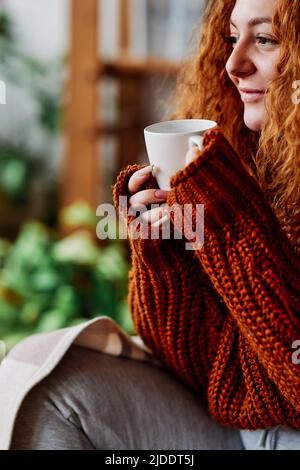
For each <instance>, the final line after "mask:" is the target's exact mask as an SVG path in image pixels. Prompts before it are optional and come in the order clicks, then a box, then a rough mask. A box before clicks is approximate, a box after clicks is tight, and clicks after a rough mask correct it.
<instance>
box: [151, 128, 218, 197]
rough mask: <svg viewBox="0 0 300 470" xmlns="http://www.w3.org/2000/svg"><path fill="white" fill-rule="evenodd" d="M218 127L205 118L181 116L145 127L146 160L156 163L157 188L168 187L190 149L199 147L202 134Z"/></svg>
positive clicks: (168, 188)
mask: <svg viewBox="0 0 300 470" xmlns="http://www.w3.org/2000/svg"><path fill="white" fill-rule="evenodd" d="M216 126H217V123H216V122H214V121H209V120H206V119H183V120H173V121H165V122H159V123H157V124H152V125H151V126H148V127H146V128H145V130H144V135H145V142H146V148H147V154H148V158H149V162H150V164H151V165H152V164H153V165H155V167H156V171H155V177H156V180H157V183H158V186H159V187H160V189H165V190H167V191H169V190H170V178H171V176H173V175H175V174H176V173H177V171H179V170H181V169H182V168H184V166H185V165H186V164H188V163H189V161H188V154H189V150H191V148H192V147H193V146H197V147H198V148H199V150H202V146H203V134H204V133H205V132H206V131H208V130H209V129H213V128H214V127H216Z"/></svg>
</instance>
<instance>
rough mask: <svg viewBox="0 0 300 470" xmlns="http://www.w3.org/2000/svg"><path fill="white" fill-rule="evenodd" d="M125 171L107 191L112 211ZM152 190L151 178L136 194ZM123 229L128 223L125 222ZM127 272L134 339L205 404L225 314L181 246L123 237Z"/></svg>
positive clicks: (125, 179) (121, 193) (128, 169)
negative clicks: (126, 245) (126, 243)
mask: <svg viewBox="0 0 300 470" xmlns="http://www.w3.org/2000/svg"><path fill="white" fill-rule="evenodd" d="M139 168H141V167H140V166H138V165H130V166H128V167H126V168H125V169H123V170H122V171H121V172H120V174H119V175H118V178H117V181H116V183H115V186H114V188H113V197H114V204H115V207H116V208H117V209H118V208H119V198H120V196H127V197H128V198H129V197H130V195H128V194H127V186H128V181H129V178H130V176H131V175H132V174H133V173H134V172H135V171H136V170H137V169H139ZM151 187H152V188H153V187H157V183H156V180H155V179H154V178H152V179H151V180H150V181H148V183H147V184H145V185H144V187H143V188H142V189H147V188H151ZM126 220H127V224H129V223H130V222H131V220H132V217H129V216H127V219H126ZM128 239H129V245H130V253H131V269H130V272H129V294H128V303H129V307H130V311H131V314H132V319H133V324H134V327H135V330H136V333H137V334H139V335H140V336H141V338H142V339H143V341H144V343H145V344H146V345H147V346H148V347H149V348H150V349H151V350H152V351H153V352H154V353H155V354H156V355H157V356H158V357H159V359H160V360H161V361H162V362H163V363H164V364H165V365H166V367H168V368H169V370H170V371H171V372H172V373H174V374H175V375H176V376H177V378H178V379H179V380H181V381H183V382H184V383H185V384H186V385H188V386H189V387H191V388H192V389H193V390H194V391H197V393H199V395H201V396H202V398H203V399H204V400H206V401H207V396H206V395H207V387H208V377H209V374H210V371H211V369H212V364H213V362H214V360H215V355H216V351H217V350H218V342H219V338H220V332H221V330H222V325H223V322H224V319H225V317H226V308H225V305H224V303H223V302H222V300H221V299H220V298H219V296H218V294H217V292H216V291H215V289H214V287H213V285H212V284H211V282H210V280H209V278H208V276H207V274H206V273H205V272H204V270H203V269H202V267H201V265H200V264H199V262H198V260H196V259H195V258H194V254H193V252H191V251H186V250H185V241H183V240H180V239H174V237H173V234H172V233H171V237H170V239H163V238H162V237H158V238H156V239H151V236H150V234H149V238H148V239H145V238H141V239H132V238H130V237H129V234H128Z"/></svg>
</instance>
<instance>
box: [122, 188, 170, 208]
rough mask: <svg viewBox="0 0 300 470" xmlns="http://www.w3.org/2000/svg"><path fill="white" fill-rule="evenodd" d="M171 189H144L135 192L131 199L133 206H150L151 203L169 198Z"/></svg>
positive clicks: (130, 202)
mask: <svg viewBox="0 0 300 470" xmlns="http://www.w3.org/2000/svg"><path fill="white" fill-rule="evenodd" d="M168 193H169V191H162V190H161V189H144V190H143V191H139V192H138V193H136V194H134V195H133V196H131V197H130V199H129V204H130V205H131V206H140V205H144V206H148V205H149V204H156V203H160V202H163V201H166V200H167V197H168Z"/></svg>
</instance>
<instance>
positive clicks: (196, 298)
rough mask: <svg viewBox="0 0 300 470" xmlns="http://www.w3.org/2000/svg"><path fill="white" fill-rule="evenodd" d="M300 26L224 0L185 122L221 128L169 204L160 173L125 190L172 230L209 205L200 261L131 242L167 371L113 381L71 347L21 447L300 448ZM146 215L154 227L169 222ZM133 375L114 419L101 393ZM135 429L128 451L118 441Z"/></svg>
mask: <svg viewBox="0 0 300 470" xmlns="http://www.w3.org/2000/svg"><path fill="white" fill-rule="evenodd" d="M299 13H300V11H299V4H298V0H278V1H275V0H237V1H235V0H218V1H216V0H211V1H210V2H209V4H208V6H207V9H206V12H205V16H204V19H205V21H204V26H203V29H202V32H201V41H200V50H199V54H198V56H197V57H196V59H195V60H194V61H193V62H192V64H191V66H190V67H189V68H187V69H186V70H185V71H184V74H183V80H182V82H181V84H180V85H179V89H178V95H177V105H178V111H177V112H176V113H175V114H174V116H173V117H174V118H201V117H206V118H209V119H213V120H215V121H217V122H218V125H219V127H218V128H217V129H215V130H213V131H211V132H208V133H207V134H206V136H205V139H204V149H203V151H202V152H201V153H200V154H199V153H198V154H195V159H194V160H193V161H192V162H190V163H189V164H188V165H187V166H186V167H185V168H184V169H183V170H181V171H180V172H178V174H176V175H174V176H173V177H172V179H171V191H170V192H169V193H161V192H159V193H158V194H157V193H156V191H157V188H158V187H157V185H156V181H155V179H154V178H153V176H152V175H151V170H152V168H150V167H149V168H148V167H146V168H143V167H142V166H139V165H132V166H130V167H127V168H126V169H124V170H123V171H122V172H121V173H120V175H119V177H118V180H117V182H116V185H115V187H114V201H115V205H116V207H118V201H119V196H120V195H128V196H129V197H130V199H129V203H130V205H132V206H133V205H136V204H145V205H150V204H151V203H158V202H159V203H163V206H164V208H165V210H166V213H167V214H169V217H170V219H171V222H173V223H174V224H175V223H176V221H175V220H174V217H173V215H172V213H171V212H170V213H169V212H168V207H169V206H171V205H172V204H174V203H179V204H185V203H192V204H195V203H204V205H205V214H206V215H205V244H204V246H203V249H201V250H196V251H195V252H191V251H189V252H188V251H186V250H185V243H184V241H183V240H180V239H179V240H178V239H176V240H173V239H172V240H162V239H161V238H155V239H136V240H132V239H130V245H131V250H132V269H131V272H130V286H129V287H130V291H129V303H130V307H131V311H132V315H133V321H134V324H135V327H136V331H137V332H138V334H139V335H140V337H141V338H142V339H143V340H144V342H145V344H146V345H147V346H148V347H149V348H150V349H151V350H152V351H153V352H154V353H155V354H156V356H157V357H158V358H159V359H160V360H161V362H162V363H163V364H164V365H165V366H166V372H165V371H163V370H162V369H159V368H156V367H152V368H150V367H148V368H146V366H145V365H141V364H138V365H137V364H134V361H128V362H127V363H126V368H125V369H126V373H124V363H122V364H121V365H120V364H118V363H117V362H114V360H115V359H112V358H109V359H108V358H105V360H104V364H103V367H102V369H101V368H100V367H99V359H98V358H97V360H96V358H95V357H91V356H90V355H89V354H90V353H87V352H85V354H84V355H83V354H82V351H78V350H76V349H74V348H73V349H72V348H71V349H70V352H69V353H68V355H67V356H66V359H65V361H64V362H62V364H60V365H59V367H57V369H56V370H55V371H53V372H52V374H51V375H50V379H48V381H47V382H46V383H45V382H43V383H42V384H41V385H39V386H38V387H37V388H36V389H35V390H34V391H33V392H31V394H29V397H30V395H31V404H30V400H27V401H26V402H25V406H24V407H23V409H22V410H21V412H20V414H19V421H18V422H17V426H16V431H15V436H14V440H13V443H12V448H26V447H27V448H43V445H45V446H47V442H49V441H51V446H52V447H48V448H74V447H76V448H82V449H84V448H101V439H102V445H103V442H108V441H107V439H110V445H111V447H110V448H116V447H117V448H126V446H127V448H161V449H163V448H173V449H175V448H198V449H224V448H225V449H259V448H263V449H271V448H276V449H287V448H289V447H290V448H294V449H300V437H299V436H300V434H299V428H300V404H299V399H298V397H299V392H300V373H299V370H300V369H299V367H300V366H299V365H297V364H296V361H293V357H294V356H293V354H292V353H293V349H292V345H293V344H294V342H295V341H296V340H299V339H300V311H299V305H300V298H299V291H300V289H299V284H300V270H299V226H298V225H297V224H298V221H299V182H300V175H299V172H300V166H299V156H298V149H299V137H298V130H297V125H298V123H299V108H298V107H297V105H295V104H294V103H293V100H292V92H293V91H295V89H293V88H292V85H293V83H294V82H295V81H296V80H297V78H299V77H300V73H299V77H297V72H298V69H297V65H298V62H297V61H298V57H297V53H298V51H299V50H300V34H299V31H300V28H299V26H300V25H299V22H300V15H299ZM298 68H299V65H298ZM141 170H142V172H141ZM192 215H194V214H192ZM143 216H144V218H146V220H147V221H148V222H150V224H152V225H153V224H155V223H156V222H157V220H158V218H159V217H160V211H159V210H157V209H152V210H149V211H148V212H146V213H145V214H144V215H143ZM130 220H131V218H130V217H129V218H128V220H127V221H128V222H129V221H130ZM192 221H193V218H192ZM172 227H173V225H172ZM175 228H176V227H175ZM105 361H108V362H109V364H108V363H107V364H106V362H105ZM75 363H77V364H79V366H78V370H77V372H74V368H73V369H72V364H75ZM68 369H71V370H72V371H73V374H71V378H70V380H69V385H67V386H65V384H64V380H63V378H64V377H66V376H68V374H69V373H68ZM100 369H101V370H100ZM167 371H168V372H170V374H168V373H167ZM120 377H122V378H121V384H123V385H124V389H123V391H124V395H123V396H122V399H123V398H124V396H126V399H127V400H128V402H127V408H128V409H129V411H128V412H127V413H128V414H127V415H126V410H124V409H122V403H121V402H120V403H119V404H118V402H117V401H116V400H115V396H114V395H113V396H114V399H113V401H112V400H111V401H110V400H108V402H109V403H111V405H110V406H108V407H107V408H105V410H104V412H103V409H102V408H103V406H101V405H103V400H102V401H101V393H102V394H103V393H106V395H107V396H108V397H110V394H111V393H112V391H113V390H115V388H116V387H118V386H119V387H120V386H121V385H120ZM79 378H80V380H79ZM175 378H177V379H179V380H178V381H176V380H175ZM104 379H105V380H104ZM103 381H105V383H106V390H104V389H103ZM130 384H131V386H130ZM132 384H135V386H132ZM125 386H126V387H125ZM143 386H144V388H143ZM74 390H75V392H74ZM76 391H77V392H78V394H77V396H76ZM68 394H69V395H68ZM74 395H75V398H74ZM99 395H100V396H99ZM62 396H64V397H65V398H64V403H63V404H62V402H63V399H62V398H60V397H62ZM53 402H54V405H55V406H53ZM66 402H68V403H69V404H70V403H72V406H73V412H72V413H71V412H70V410H69V409H68V408H67V406H66ZM33 403H34V406H33V405H32V404H33ZM105 403H106V402H105ZM137 405H138V406H137ZM116 408H118V409H119V410H122V415H121V418H122V419H121V421H120V419H119V420H118V418H117V422H118V424H117V425H115V427H114V429H111V428H107V429H106V427H105V430H104V431H103V429H101V428H99V416H101V419H104V422H105V423H106V424H107V423H110V422H111V418H112V413H113V409H116ZM130 410H131V411H130ZM137 411H138V413H139V418H138V419H137V420H136V419H135V418H136V416H135V414H136V413H137ZM63 412H65V415H63ZM98 413H99V414H98ZM32 416H34V418H32ZM95 417H96V418H97V419H95ZM103 417H104V418H103ZM105 418H106V421H105ZM107 418H109V419H108V420H107ZM30 420H31V422H30ZM45 423H47V424H45ZM51 423H52V424H51ZM120 423H123V424H120ZM128 423H129V427H128ZM100 424H101V423H100ZM121 425H122V426H123V427H124V429H123V432H124V436H125V437H126V438H125V437H124V441H122V440H120V441H118V440H117V437H118V436H120V435H121V432H120V430H119V427H120V426H121ZM97 426H98V427H97ZM59 428H61V429H63V432H62V433H61V434H60V433H59V432H58V431H57V430H58V429H59ZM32 429H33V430H34V431H35V432H34V433H32ZM141 429H143V431H144V432H142V433H141V432H140V430H141ZM28 430H29V431H30V435H32V434H34V436H35V440H34V442H33V440H32V439H31V441H30V442H29V440H28V438H26V435H28ZM39 431H42V432H39ZM130 432H131V433H132V434H131V435H130ZM57 434H60V438H59V439H60V441H58V437H57ZM104 435H105V439H106V440H105V439H104V438H103V436H104ZM24 436H25V437H24ZM103 439H104V441H103ZM155 439H156V441H155ZM62 441H63V447H61V446H62ZM129 442H130V443H129ZM124 443H125V444H124ZM114 446H115V447H114ZM155 446H157V447H155ZM168 446H169V447H168ZM188 446H191V447H188ZM104 447H105V448H108V445H104Z"/></svg>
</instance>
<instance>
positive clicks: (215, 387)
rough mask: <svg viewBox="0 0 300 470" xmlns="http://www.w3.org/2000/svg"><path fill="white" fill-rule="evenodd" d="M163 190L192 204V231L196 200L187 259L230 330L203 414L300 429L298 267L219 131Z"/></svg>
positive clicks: (260, 196)
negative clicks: (199, 207)
mask: <svg viewBox="0 0 300 470" xmlns="http://www.w3.org/2000/svg"><path fill="white" fill-rule="evenodd" d="M171 188H172V190H171V192H170V193H169V197H168V201H167V202H168V205H169V206H172V205H173V204H177V205H180V206H181V207H183V206H184V204H192V207H193V210H192V216H191V218H190V219H187V223H189V224H190V227H189V229H190V231H191V232H193V230H195V226H196V209H195V207H196V204H203V205H204V244H203V243H202V240H200V237H199V233H198V234H197V235H196V236H195V243H196V244H195V247H196V248H197V249H196V250H195V251H194V256H195V258H196V259H197V260H198V261H199V263H200V265H201V267H202V268H203V269H204V271H205V272H206V273H207V275H208V277H209V279H210V281H211V282H212V284H213V286H214V288H215V289H216V291H217V292H218V294H219V296H220V298H221V299H222V300H223V301H224V302H225V304H226V307H227V309H228V312H229V313H230V318H231V320H230V318H229V317H228V318H227V320H226V322H225V323H226V325H229V323H230V322H231V321H232V320H233V321H234V323H235V324H236V326H237V328H238V335H237V336H236V337H234V336H232V338H231V339H230V335H228V336H227V338H225V337H224V339H223V341H221V343H220V344H222V346H223V353H224V358H223V361H222V362H221V363H217V362H215V364H214V367H215V370H213V371H212V373H211V375H210V384H209V387H210V388H209V394H210V396H209V400H210V407H211V410H212V412H213V413H214V415H215V416H216V417H217V418H218V419H219V420H220V421H222V422H224V423H227V424H237V425H238V426H239V427H248V428H251V427H253V428H255V427H257V426H258V427H259V426H261V427H262V426H267V425H272V424H276V423H277V424H284V423H285V424H290V425H292V426H295V427H300V400H299V397H300V365H297V364H295V363H294V362H295V361H293V359H292V358H293V352H294V350H293V344H294V342H295V341H296V340H299V339H300V263H299V258H297V256H296V254H295V252H294V250H293V247H292V245H291V244H290V242H289V241H288V239H287V237H286V236H285V233H284V232H282V230H281V228H280V226H279V223H278V221H277V219H276V217H275V215H274V214H273V212H272V210H271V208H270V206H269V205H268V204H267V202H266V200H265V198H264V195H263V193H262V192H261V190H260V189H259V187H258V185H257V183H256V181H255V180H254V179H253V178H252V177H251V176H250V175H249V174H248V173H247V171H246V170H245V168H244V166H243V165H242V163H241V161H240V159H239V157H238V155H237V154H236V153H235V152H234V150H233V149H232V147H231V146H230V144H229V142H228V141H227V140H226V138H225V137H224V135H223V133H222V131H221V129H220V128H216V129H214V130H212V131H210V132H207V133H206V135H205V139H204V149H203V151H202V152H201V154H200V155H199V157H197V158H196V159H195V160H194V161H192V162H191V163H190V164H189V165H187V166H186V167H185V168H184V169H183V170H181V171H180V172H178V173H177V174H176V175H174V176H173V177H172V179H171ZM170 216H171V218H172V220H173V221H174V224H175V225H176V223H177V222H176V218H175V217H174V216H173V214H172V212H171V213H170ZM197 243H198V245H197ZM232 334H233V333H232ZM226 393H227V395H228V396H230V399H229V401H228V400H227V398H228V396H227V398H226V399H224V394H226ZM234 416H235V417H234ZM246 423H247V424H246Z"/></svg>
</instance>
